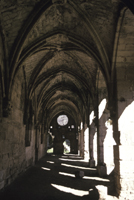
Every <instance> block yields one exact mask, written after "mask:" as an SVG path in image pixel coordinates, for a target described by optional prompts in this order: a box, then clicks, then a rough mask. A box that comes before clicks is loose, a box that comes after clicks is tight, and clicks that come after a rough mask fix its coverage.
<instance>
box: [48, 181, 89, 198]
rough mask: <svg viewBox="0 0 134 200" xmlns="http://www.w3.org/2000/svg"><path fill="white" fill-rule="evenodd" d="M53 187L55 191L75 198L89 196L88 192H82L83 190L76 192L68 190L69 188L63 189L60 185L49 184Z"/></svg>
mask: <svg viewBox="0 0 134 200" xmlns="http://www.w3.org/2000/svg"><path fill="white" fill-rule="evenodd" d="M51 185H52V186H53V187H55V188H56V189H58V190H60V191H62V192H66V193H71V194H73V195H75V196H80V197H82V196H84V195H89V192H88V191H84V190H76V189H72V188H69V187H65V186H62V185H56V184H51Z"/></svg>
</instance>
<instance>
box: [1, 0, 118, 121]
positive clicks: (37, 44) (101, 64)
mask: <svg viewBox="0 0 134 200" xmlns="http://www.w3.org/2000/svg"><path fill="white" fill-rule="evenodd" d="M11 2H12V4H11ZM36 2H37V3H36ZM28 3H29V4H28ZM10 4H11V5H10ZM27 4H28V5H29V7H30V9H29V10H30V11H29V12H28V10H25V14H24V12H23V11H24V8H26V5H27ZM2 6H3V8H5V12H6V9H7V6H8V8H9V7H10V8H11V7H12V6H14V10H13V11H12V15H14V17H16V18H17V15H16V13H17V12H18V13H19V15H18V17H20V21H19V22H20V23H19V22H18V21H16V22H14V20H13V18H12V28H14V27H15V26H16V28H14V33H13V29H11V27H10V28H9V26H7V24H6V23H5V21H4V12H3V13H2V14H1V16H2V17H3V22H2V24H3V29H4V31H5V33H6V34H7V35H8V37H7V39H6V41H7V46H8V51H9V52H8V56H9V59H10V62H9V63H10V68H9V73H10V81H9V91H10V90H11V88H12V84H13V80H14V78H15V76H16V73H17V71H18V70H19V69H20V68H23V70H24V74H25V79H26V84H27V95H28V97H29V98H31V99H32V97H33V96H34V95H36V96H37V108H38V109H37V110H38V113H40V112H46V111H47V113H48V117H49V119H50V120H51V119H52V117H54V116H55V115H57V114H58V113H60V112H65V113H68V114H71V115H72V116H73V117H74V118H78V119H79V120H80V119H81V118H82V117H83V114H84V112H85V110H86V109H88V104H89V99H92V101H94V98H95V94H96V81H97V72H98V70H100V71H101V73H102V74H103V77H104V80H105V81H106V85H107V87H109V82H110V76H111V62H112V53H113V45H114V38H115V31H116V25H117V17H118V11H119V1H113V2H112V1H108V0H103V3H102V1H100V0H96V1H94V0H90V1H88V0H87V1H81V0H79V1H78V0H77V1H76V0H68V1H67V0H60V1H57V0H53V1H50V0H47V1H39V2H38V1H33V4H30V1H27V3H26V2H25V1H23V0H21V1H18V2H17V3H15V2H14V1H10V2H9V3H8V4H6V2H5V3H4V2H3V4H2ZM27 9H28V8H27ZM7 12H9V11H8V9H7ZM20 12H21V14H20ZM17 19H18V18H17ZM1 20H2V19H1ZM15 23H16V25H15ZM17 24H18V26H17ZM90 102H91V100H90Z"/></svg>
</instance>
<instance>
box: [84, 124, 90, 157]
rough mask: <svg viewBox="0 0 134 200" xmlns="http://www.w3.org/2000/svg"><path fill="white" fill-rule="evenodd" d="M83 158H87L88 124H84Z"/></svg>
mask: <svg viewBox="0 0 134 200" xmlns="http://www.w3.org/2000/svg"><path fill="white" fill-rule="evenodd" d="M84 159H85V160H89V126H88V125H87V124H86V123H85V124H84Z"/></svg>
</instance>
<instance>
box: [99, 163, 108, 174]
mask: <svg viewBox="0 0 134 200" xmlns="http://www.w3.org/2000/svg"><path fill="white" fill-rule="evenodd" d="M97 171H98V174H99V176H100V177H105V176H106V175H107V167H106V164H105V163H104V164H103V165H98V166H97Z"/></svg>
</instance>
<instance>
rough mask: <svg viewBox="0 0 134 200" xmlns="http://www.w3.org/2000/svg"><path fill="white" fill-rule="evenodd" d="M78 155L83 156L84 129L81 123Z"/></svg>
mask: <svg viewBox="0 0 134 200" xmlns="http://www.w3.org/2000/svg"><path fill="white" fill-rule="evenodd" d="M80 156H81V157H83V158H84V129H83V125H82V127H81V132H80Z"/></svg>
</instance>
